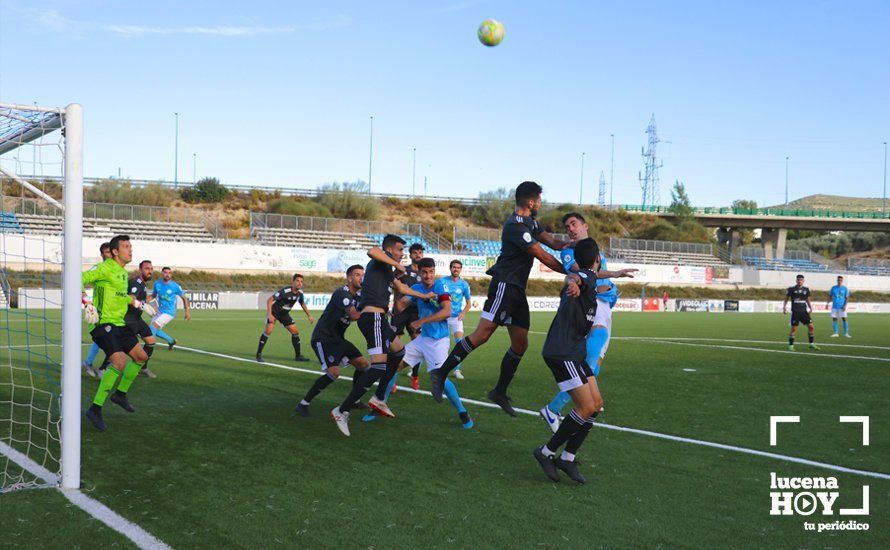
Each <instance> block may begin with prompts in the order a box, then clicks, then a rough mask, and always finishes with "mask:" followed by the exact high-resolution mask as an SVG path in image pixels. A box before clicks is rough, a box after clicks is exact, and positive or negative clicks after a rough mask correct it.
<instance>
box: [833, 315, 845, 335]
mask: <svg viewBox="0 0 890 550" xmlns="http://www.w3.org/2000/svg"><path fill="white" fill-rule="evenodd" d="M846 324H847V323H844V325H846ZM831 326H832V327H833V328H834V333H835V334H837V319H832V320H831ZM844 330H846V328H845V329H844Z"/></svg>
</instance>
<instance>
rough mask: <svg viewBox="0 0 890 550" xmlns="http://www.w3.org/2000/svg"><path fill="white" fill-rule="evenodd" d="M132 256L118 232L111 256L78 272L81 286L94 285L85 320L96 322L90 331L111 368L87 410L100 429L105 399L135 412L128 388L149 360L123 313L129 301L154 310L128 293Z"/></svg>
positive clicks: (125, 239)
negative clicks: (127, 266) (81, 273)
mask: <svg viewBox="0 0 890 550" xmlns="http://www.w3.org/2000/svg"><path fill="white" fill-rule="evenodd" d="M132 257H133V247H132V245H131V244H130V237H128V236H126V235H117V236H116V237H114V238H113V239H111V258H108V259H107V260H105V261H103V262H102V263H100V264H98V265H95V266H93V267H92V268H91V269H89V270H87V271H84V272H83V275H82V276H81V282H82V284H83V285H84V286H86V285H90V284H92V285H93V286H94V296H93V300H94V302H95V304H96V305H95V306H94V305H93V304H91V303H90V304H87V307H86V309H85V310H84V316H85V317H86V320H87V322H88V323H90V324H95V325H96V326H95V327H94V328H93V330H92V331H90V335H91V336H92V337H93V341H94V342H95V343H97V344H99V347H100V348H102V351H104V352H105V354H106V355H107V356H108V359H109V361H111V365H109V366H110V368H108V369H106V371H105V373H104V374H103V375H102V380H101V381H100V382H99V389H98V390H96V396H95V398H93V404H92V405H90V408H89V409H87V412H86V417H87V419H89V421H90V422H91V423H92V424H93V426H94V427H95V428H96V429H97V430H99V431H105V429H106V425H105V421H104V420H103V419H102V406H103V405H104V404H105V400H106V399H110V400H111V402H112V403H114V404H116V405H119V406H120V407H121V408H123V409H124V410H125V411H127V412H135V409H134V408H133V406H132V405H130V402H129V400H128V399H127V391H129V389H130V386H131V385H132V384H133V380H135V379H136V376H138V375H139V371H140V369H141V368H142V367H141V365H142V364H144V363H145V362H146V361H147V360H148V355H146V353H145V351H144V350H143V349H142V346H140V345H139V340H138V339H137V337H136V335H135V334H134V333H133V332H131V331H130V330H129V329H128V328H127V326H126V323H125V322H124V316H125V315H126V314H127V309H128V307H129V306H130V305H132V306H133V307H135V308H138V309H142V310H143V311H145V312H147V313H148V314H149V315H151V314H153V313H154V308H153V307H151V305H150V304H146V303H144V302H142V301H140V300H138V299H136V298H135V297H132V296H130V295H129V293H128V292H127V291H128V290H129V288H128V286H127V270H126V269H124V266H126V265H127V264H128V263H130V260H131V259H132ZM100 312H101V313H100ZM128 356H129V358H128ZM118 379H120V383H119V384H118V386H117V390H116V391H115V392H114V393H113V394H111V390H112V388H114V385H115V382H117V381H118ZM109 394H111V395H110V396H109Z"/></svg>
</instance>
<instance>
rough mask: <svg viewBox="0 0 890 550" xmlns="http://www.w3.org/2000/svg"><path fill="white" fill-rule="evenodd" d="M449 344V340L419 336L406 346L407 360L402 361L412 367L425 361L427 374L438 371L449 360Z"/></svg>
mask: <svg viewBox="0 0 890 550" xmlns="http://www.w3.org/2000/svg"><path fill="white" fill-rule="evenodd" d="M449 344H450V341H449V340H448V338H430V337H428V336H423V335H421V336H418V337H417V338H415V339H414V340H411V341H410V342H408V344H407V345H406V346H405V358H404V359H402V361H404V362H405V363H407V364H408V365H410V366H412V367H413V366H414V365H418V364H420V362H421V361H424V362H425V363H426V370H427V372H429V371H431V370H435V369H438V368H439V367H441V366H442V363H444V362H445V360H446V359H448V352H449Z"/></svg>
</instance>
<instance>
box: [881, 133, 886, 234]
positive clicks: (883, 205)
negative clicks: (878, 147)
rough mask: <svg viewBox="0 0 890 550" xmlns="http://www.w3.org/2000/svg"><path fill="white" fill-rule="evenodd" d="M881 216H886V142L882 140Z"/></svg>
mask: <svg viewBox="0 0 890 550" xmlns="http://www.w3.org/2000/svg"><path fill="white" fill-rule="evenodd" d="M881 216H884V217H886V216H887V142H886V141H885V142H884V194H883V195H882V196H881Z"/></svg>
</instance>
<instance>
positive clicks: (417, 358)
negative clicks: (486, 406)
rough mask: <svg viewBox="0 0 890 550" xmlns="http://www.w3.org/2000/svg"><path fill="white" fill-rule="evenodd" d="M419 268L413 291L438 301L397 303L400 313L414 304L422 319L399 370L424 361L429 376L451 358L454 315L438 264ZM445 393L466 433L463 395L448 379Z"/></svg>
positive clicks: (409, 298)
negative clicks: (450, 322)
mask: <svg viewBox="0 0 890 550" xmlns="http://www.w3.org/2000/svg"><path fill="white" fill-rule="evenodd" d="M417 267H418V270H419V272H420V279H421V282H420V283H417V284H415V285H413V286H412V287H411V289H412V290H414V291H416V292H420V293H424V294H425V293H428V292H433V293H434V294H435V295H436V298H434V299H432V300H419V299H417V298H414V297H413V296H403V297H402V298H401V299H400V300H399V301H398V302H396V304H395V307H396V309H397V310H401V309H402V308H404V307H406V306H407V305H408V304H409V303H411V302H414V303H416V304H417V309H418V313H419V314H420V318H419V319H417V320H416V321H414V322H413V323H411V325H412V326H411V328H412V329H413V330H419V331H420V336H418V337H417V338H415V339H414V340H411V341H410V342H409V343H408V344H407V345H405V357H404V358H402V363H401V365H400V366H399V369H400V370H401V369H405V368H409V367H413V366H414V365H419V364H420V362H421V361H423V362H425V363H426V369H427V372H429V371H432V370H435V369H438V368H439V367H441V366H442V363H444V362H445V359H447V358H448V351H449V349H448V348H449V344H450V339H449V338H448V319H449V318H450V317H451V311H452V309H451V308H452V304H451V295H450V294H449V293H448V290H447V289H446V288H445V280H444V279H439V280H438V281H437V280H436V261H435V260H433V259H432V258H423V259H422V260H420V261H419V262H417ZM394 383H395V378H393V380H392V381H391V382H390V384H389V387H388V388H387V389H386V398H387V399H388V398H389V393H390V391H392V387H393V386H394V385H395V384H394ZM444 393H445V396H446V397H447V398H448V401H449V402H450V403H451V404H452V405H454V408H455V409H457V414H458V416H459V417H460V423H461V425H462V426H463V427H464V428H465V429H470V428H472V427H473V420H472V419H471V418H470V415H469V413H467V409H466V407H464V405H463V403H462V402H461V400H460V395H458V393H457V386H455V385H454V382H452V381H451V380H447V379H446V380H445V388H444ZM375 418H376V415H374V414H367V415H365V417H364V418H363V419H362V420H364V421H365V422H369V421H371V420H374V419H375Z"/></svg>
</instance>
